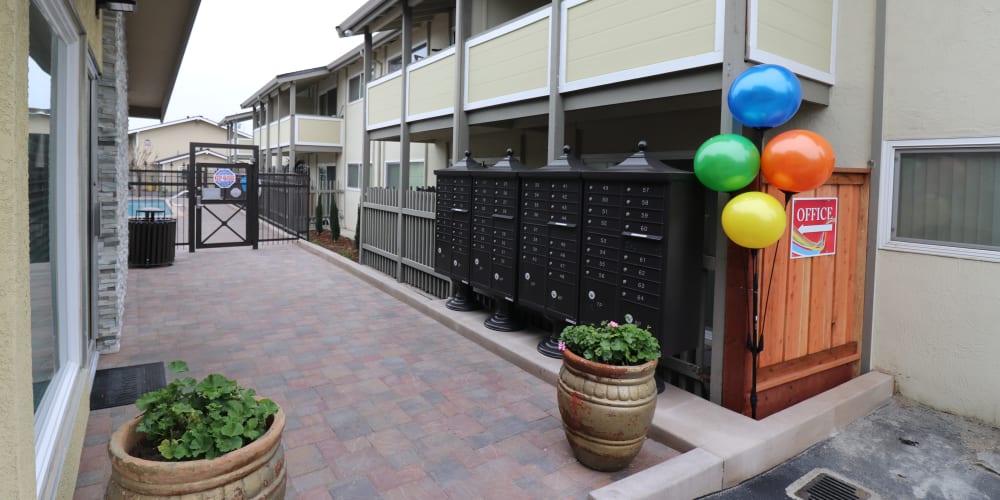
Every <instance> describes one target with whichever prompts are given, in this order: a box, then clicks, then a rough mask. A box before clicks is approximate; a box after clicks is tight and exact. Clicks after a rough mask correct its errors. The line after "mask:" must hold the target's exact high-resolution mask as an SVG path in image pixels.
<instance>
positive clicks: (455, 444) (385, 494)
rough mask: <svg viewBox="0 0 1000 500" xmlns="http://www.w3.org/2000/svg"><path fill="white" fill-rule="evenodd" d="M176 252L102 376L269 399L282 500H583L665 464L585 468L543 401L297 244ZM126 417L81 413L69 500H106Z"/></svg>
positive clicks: (489, 358)
mask: <svg viewBox="0 0 1000 500" xmlns="http://www.w3.org/2000/svg"><path fill="white" fill-rule="evenodd" d="M183 250H184V249H178V258H177V260H176V262H175V264H174V265H173V266H171V267H166V268H157V269H131V270H129V279H128V295H127V300H126V311H125V319H124V324H123V335H122V342H121V343H122V348H121V352H119V353H117V354H110V355H104V356H101V360H100V366H99V367H100V368H110V367H116V366H128V365H133V364H140V363H150V362H155V361H164V362H170V361H172V360H174V359H183V360H185V361H187V362H188V364H189V365H190V366H191V369H192V373H191V375H192V376H196V377H199V378H200V377H202V376H204V375H206V374H208V373H213V372H217V373H222V374H224V375H226V376H228V377H230V378H235V379H237V381H239V382H240V384H242V385H244V386H247V387H253V388H255V389H256V390H257V391H258V392H259V393H260V394H262V395H264V396H266V397H269V398H272V399H273V400H275V401H276V402H277V403H278V404H279V405H281V406H282V408H283V409H284V410H285V412H286V413H287V415H288V420H287V427H286V428H285V433H284V446H285V453H286V457H287V466H288V473H289V481H288V495H287V498H300V499H326V498H344V499H366V498H386V499H403V498H410V499H419V498H432V499H438V498H456V499H458V498H461V499H470V498H498V499H501V498H502V499H516V498H586V495H587V493H588V492H589V491H591V490H593V489H595V488H598V487H601V486H604V485H606V484H609V483H611V482H613V481H615V480H618V479H621V478H623V477H625V476H627V475H629V474H633V473H635V472H637V471H639V470H642V469H645V468H647V467H649V466H651V465H654V464H657V463H660V462H662V461H664V460H667V459H669V458H671V457H673V456H675V455H676V454H677V452H675V451H674V450H672V449H670V448H668V447H666V446H664V445H662V444H660V443H657V442H654V441H650V440H647V442H646V444H645V445H644V446H643V450H642V452H641V453H640V454H639V456H638V457H637V459H636V460H635V461H634V462H633V464H632V465H631V466H629V468H628V469H626V470H624V471H621V472H618V473H613V474H609V473H600V472H595V471H592V470H590V469H587V468H586V467H584V466H582V465H580V464H579V463H578V462H577V461H576V460H575V459H574V458H573V455H572V452H571V451H570V449H569V446H568V444H567V443H566V438H565V436H564V435H563V430H562V423H561V421H560V418H559V410H558V408H557V407H556V391H555V388H553V387H552V386H551V385H548V384H546V383H545V382H543V381H541V380H539V379H537V378H535V377H534V376H532V375H530V374H529V373H527V372H525V371H523V370H521V369H520V368H518V367H516V366H515V365H513V364H511V363H509V362H507V361H505V360H503V359H501V358H499V357H498V356H496V355H495V354H493V353H490V352H489V351H487V350H485V349H484V348H482V347H480V346H479V345H477V344H475V343H474V342H472V341H470V340H467V339H466V338H464V337H462V336H461V335H459V334H457V333H455V332H453V331H451V330H449V329H448V328H446V327H444V326H443V325H441V324H439V323H437V322H435V321H434V320H432V319H430V318H428V317H426V316H424V315H422V314H421V313H419V312H417V311H416V310H415V309H413V308H411V307H409V306H407V305H406V304H404V303H402V302H400V301H398V300H396V299H395V298H392V297H390V296H388V295H386V294H384V293H382V292H381V291H379V290H377V289H375V288H373V287H372V286H369V285H368V284H366V283H365V282H363V281H361V280H359V279H357V278H355V277H354V276H352V275H351V274H349V273H347V272H345V271H343V270H341V269H340V268H338V267H336V266H335V265H333V264H330V263H328V262H326V261H324V260H322V259H320V258H318V257H316V256H313V255H311V254H309V253H308V252H306V251H305V250H303V249H301V248H299V247H297V246H296V245H277V246H265V247H262V248H261V249H260V250H257V251H253V250H250V249H249V248H246V249H243V248H239V249H224V250H208V251H198V252H196V253H194V254H189V253H187V252H184V251H183ZM455 314H463V313H460V312H456V313H455ZM169 376H170V375H169V374H168V377H169ZM137 413H138V410H137V409H136V408H135V406H134V405H130V406H123V407H118V408H110V409H105V410H95V411H92V412H91V413H90V419H89V421H88V424H87V435H86V440H85V442H84V449H83V452H82V459H81V463H80V474H79V477H78V480H77V490H76V495H75V498H77V499H96V498H101V497H102V496H103V493H104V489H105V487H106V485H107V481H108V478H109V476H110V473H111V466H110V462H109V460H108V458H107V442H108V438H109V436H110V434H111V432H112V431H113V430H114V429H115V428H116V427H117V426H118V425H120V424H121V423H122V422H123V421H125V420H126V419H127V418H130V417H132V416H134V415H136V414H137Z"/></svg>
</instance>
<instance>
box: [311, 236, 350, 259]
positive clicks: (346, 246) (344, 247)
mask: <svg viewBox="0 0 1000 500" xmlns="http://www.w3.org/2000/svg"><path fill="white" fill-rule="evenodd" d="M309 241H310V242H311V243H315V244H317V245H320V246H322V247H323V248H326V249H327V250H331V251H333V252H337V253H339V254H340V255H343V256H344V257H347V258H348V259H351V260H353V261H354V262H357V261H358V251H357V250H355V248H354V240H352V239H350V238H347V237H344V236H341V237H340V239H338V240H337V241H333V234H332V233H331V232H330V231H323V232H322V233H319V234H317V233H316V230H314V229H311V230H309Z"/></svg>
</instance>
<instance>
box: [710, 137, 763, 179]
mask: <svg viewBox="0 0 1000 500" xmlns="http://www.w3.org/2000/svg"><path fill="white" fill-rule="evenodd" d="M759 171H760V152H759V151H757V146H754V145H753V143H752V142H750V139H747V138H746V137H743V136H742V135H736V134H721V135H717V136H715V137H712V138H711V139H709V140H707V141H705V142H704V143H702V145H701V147H699V148H698V151H697V152H696V153H695V154H694V174H695V175H696V176H697V177H698V180H699V181H701V183H702V184H704V185H705V186H706V187H708V188H709V189H714V190H716V191H724V192H730V191H737V190H740V189H743V188H745V187H746V186H747V185H748V184H750V183H751V182H753V180H754V178H756V177H757V172H759Z"/></svg>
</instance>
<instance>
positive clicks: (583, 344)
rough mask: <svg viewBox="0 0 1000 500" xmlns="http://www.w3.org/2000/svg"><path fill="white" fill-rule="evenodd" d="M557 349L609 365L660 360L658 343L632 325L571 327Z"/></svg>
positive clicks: (612, 324)
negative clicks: (566, 350) (567, 350)
mask: <svg viewBox="0 0 1000 500" xmlns="http://www.w3.org/2000/svg"><path fill="white" fill-rule="evenodd" d="M559 349H561V350H562V349H569V350H570V351H572V352H573V354H576V355H577V356H580V357H583V358H584V359H587V360H589V361H594V362H597V363H604V364H608V365H618V366H625V365H641V364H643V363H646V362H648V361H652V360H654V359H658V358H659V357H660V342H659V341H658V340H656V337H654V336H653V334H651V333H649V330H646V329H645V328H641V327H639V326H638V325H635V324H632V323H625V324H618V323H615V322H614V321H602V322H601V324H600V325H572V326H567V327H566V328H564V329H563V331H562V333H561V334H560V335H559Z"/></svg>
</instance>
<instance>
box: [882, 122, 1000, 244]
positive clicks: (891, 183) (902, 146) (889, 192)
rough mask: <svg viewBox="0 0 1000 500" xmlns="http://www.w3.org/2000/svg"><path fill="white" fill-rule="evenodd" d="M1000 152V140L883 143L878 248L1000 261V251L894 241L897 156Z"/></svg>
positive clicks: (974, 138)
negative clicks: (930, 152) (923, 152)
mask: <svg viewBox="0 0 1000 500" xmlns="http://www.w3.org/2000/svg"><path fill="white" fill-rule="evenodd" d="M987 148H989V149H993V148H998V149H1000V137H972V138H957V139H910V140H894V141H883V142H882V166H881V175H880V176H879V202H878V229H877V230H878V247H879V249H880V250H894V251H900V252H910V253H918V254H925V255H936V256H940V257H953V258H960V259H970V260H981V261H986V262H1000V251H997V250H987V249H979V248H969V247H965V246H957V245H949V244H948V243H947V242H940V243H933V244H932V243H920V242H914V241H901V240H897V239H894V238H893V235H892V227H893V225H894V224H895V208H896V207H895V205H896V173H897V169H898V165H896V154H897V153H899V152H903V153H905V152H907V151H920V150H928V149H933V150H945V149H954V150H955V151H956V152H961V151H962V150H966V151H978V150H982V149H987Z"/></svg>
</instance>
